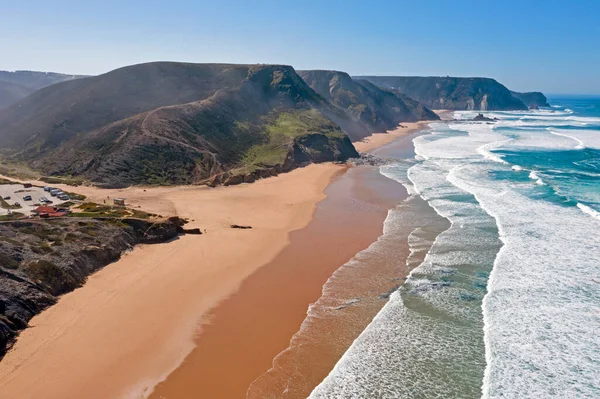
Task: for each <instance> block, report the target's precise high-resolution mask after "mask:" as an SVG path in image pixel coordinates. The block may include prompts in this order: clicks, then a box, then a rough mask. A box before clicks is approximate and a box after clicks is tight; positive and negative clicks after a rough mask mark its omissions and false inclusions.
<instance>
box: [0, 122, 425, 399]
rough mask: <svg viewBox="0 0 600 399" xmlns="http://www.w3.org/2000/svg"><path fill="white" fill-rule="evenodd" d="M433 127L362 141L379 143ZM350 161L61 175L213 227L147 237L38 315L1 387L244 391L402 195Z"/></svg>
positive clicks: (133, 392) (72, 391)
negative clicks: (121, 183) (145, 180)
mask: <svg viewBox="0 0 600 399" xmlns="http://www.w3.org/2000/svg"><path fill="white" fill-rule="evenodd" d="M424 124H425V123H415V124H404V125H403V126H406V127H403V128H398V129H396V130H394V131H392V132H390V133H384V134H376V135H373V136H371V137H370V138H369V139H367V140H365V141H364V142H360V143H355V144H356V147H357V148H359V149H360V150H361V151H370V150H373V149H375V148H377V147H379V146H382V145H385V144H388V143H390V142H392V141H393V140H395V139H397V138H399V137H401V136H404V135H406V134H408V133H411V132H415V131H417V130H419V129H421V128H423V127H424ZM345 170H346V167H344V166H339V165H333V164H320V165H310V166H308V167H305V168H301V169H297V170H295V171H292V172H290V173H287V174H283V175H280V176H277V177H273V178H268V179H264V180H260V181H258V182H256V183H253V184H250V185H240V186H232V187H218V188H213V189H211V188H207V187H189V186H185V187H161V188H143V187H132V188H127V189H114V190H106V189H104V190H102V189H97V188H94V187H77V188H76V189H74V188H73V187H68V186H60V185H58V186H59V187H61V188H63V189H66V190H71V191H77V192H79V193H82V194H85V195H86V196H87V197H88V199H90V200H92V201H95V202H100V203H102V202H103V201H105V200H106V201H107V202H110V201H112V198H115V197H123V198H126V201H127V203H128V204H129V205H130V206H133V207H138V206H140V207H141V208H142V209H144V210H146V211H149V212H153V213H157V214H161V215H164V216H168V215H175V214H176V215H179V216H182V217H186V218H189V219H190V223H189V225H188V226H189V227H200V228H201V229H203V230H204V229H206V232H207V234H204V235H201V236H182V237H179V238H178V239H176V240H174V241H172V242H169V243H164V244H156V245H144V246H139V247H136V248H135V249H134V250H133V251H132V252H130V253H128V254H126V255H124V256H123V257H122V259H120V260H119V261H117V262H115V263H113V264H111V265H109V266H107V267H105V268H104V269H102V270H100V271H99V272H97V273H96V274H94V275H92V276H91V277H90V278H89V280H88V282H87V283H86V284H85V286H84V287H82V288H80V289H77V290H75V291H74V292H72V293H69V294H66V295H64V296H63V297H61V299H60V300H59V302H58V303H57V304H56V305H55V306H52V307H51V308H49V309H48V310H46V311H44V312H43V313H41V314H40V315H38V316H36V317H35V318H33V319H32V320H31V323H30V326H31V328H28V329H26V330H25V331H23V332H22V333H21V335H20V336H19V338H18V341H17V343H16V345H15V346H14V348H13V349H12V350H11V351H10V352H9V353H8V354H7V355H6V357H5V358H4V359H3V360H2V361H1V362H0V397H2V398H4V397H6V398H15V397H19V398H39V397H44V398H50V399H51V398H80V397H85V398H92V399H93V398H140V397H148V396H150V395H151V393H152V391H153V389H154V387H155V386H156V384H158V383H159V382H161V381H164V382H163V383H162V384H159V385H158V386H157V387H156V390H155V391H154V395H152V397H156V398H185V397H215V398H217V397H223V398H229V397H245V395H244V393H245V392H246V390H247V389H248V386H249V385H250V383H252V381H254V380H255V379H256V378H258V377H259V376H260V375H261V374H263V373H265V372H267V371H268V370H269V368H270V367H271V366H272V362H273V358H274V357H275V356H276V355H277V354H278V353H280V352H281V351H283V350H284V349H285V348H286V347H287V346H288V344H289V341H290V339H291V337H292V336H293V335H294V333H296V331H297V330H298V328H299V327H300V325H301V323H302V321H303V320H304V318H305V316H306V310H307V308H308V306H309V305H310V303H313V302H314V301H316V300H317V299H318V298H319V296H320V295H321V287H322V286H323V284H324V283H325V282H326V281H327V279H328V278H329V276H330V275H331V274H332V273H333V272H334V271H335V270H336V269H337V268H338V267H340V266H341V265H342V264H344V263H345V262H346V261H348V260H349V259H350V258H352V256H353V255H354V254H355V253H356V252H358V251H360V250H361V249H364V248H366V247H367V246H368V245H369V244H370V243H371V242H373V241H374V240H375V239H376V238H377V237H378V236H379V235H380V234H381V231H382V222H383V220H384V218H385V214H386V211H387V209H388V208H389V207H390V206H393V205H394V204H395V203H397V200H398V198H400V197H401V196H402V195H403V194H402V193H400V192H396V191H395V190H393V189H392V190H391V191H389V192H388V194H389V196H390V198H385V196H384V197H382V196H381V194H376V191H377V190H373V189H370V188H369V184H377V183H376V181H377V180H376V179H375V180H373V179H372V176H371V178H366V177H365V176H362V177H361V176H359V175H358V174H359V172H354V171H353V176H350V177H347V176H346V175H344V171H345ZM336 177H337V179H336ZM379 178H381V179H384V178H383V177H381V176H380V177H379ZM332 180H334V184H333V185H332V186H331V187H330V188H329V189H328V190H333V191H332V192H337V194H333V195H332V200H331V201H329V202H328V201H323V202H322V203H321V204H319V206H317V204H318V203H319V201H321V200H323V199H324V198H325V197H326V194H325V190H326V188H327V186H328V185H329V184H330V182H331V181H332ZM361 180H362V181H363V183H362V185H360V184H358V183H357V182H358V181H361ZM369 181H371V183H369ZM373 181H375V183H373ZM336 182H337V185H336V184H335V183H336ZM357 184H358V185H357ZM379 191H381V190H379ZM344 198H345V199H344ZM315 211H316V212H317V213H316V214H315ZM313 215H316V216H315V218H314V219H313ZM311 221H312V222H311ZM232 223H236V224H243V225H250V226H252V227H253V229H251V230H237V229H231V228H230V227H229V226H230V224H232ZM290 240H291V241H290ZM290 242H292V245H290ZM317 244H319V245H317ZM308 266H310V267H308ZM257 271H258V272H257ZM249 277H250V278H249ZM273 304H275V306H272V305H273ZM217 305H219V306H217ZM215 306H217V307H216V308H215ZM269 306H270V307H269ZM263 308H264V309H265V310H266V311H265V312H260V311H259V312H258V313H257V312H256V309H259V310H262V309H263ZM253 310H254V311H253ZM254 340H256V341H254ZM236 349H239V351H237V352H236ZM240 353H241V356H240ZM335 356H339V354H336V355H335ZM335 360H336V359H335V358H329V359H328V360H327V361H326V362H325V363H324V366H322V370H323V371H321V373H323V372H325V373H326V372H327V368H328V367H331V366H332V365H333V364H335ZM231 368H233V369H235V370H236V372H235V373H232V374H228V375H224V374H223V373H225V372H227V370H231ZM198 375H203V376H204V378H198ZM219 376H220V377H221V378H220V379H218V377H219ZM234 376H235V377H236V378H234ZM319 378H320V377H319ZM66 381H68V383H65V382H66ZM317 382H318V381H317ZM188 395H189V396H188ZM206 395H207V396H206Z"/></svg>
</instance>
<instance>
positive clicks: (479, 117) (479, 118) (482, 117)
mask: <svg viewBox="0 0 600 399" xmlns="http://www.w3.org/2000/svg"><path fill="white" fill-rule="evenodd" d="M473 121H474V122H496V121H498V118H488V117H487V116H485V115H483V114H477V116H476V117H475V118H473Z"/></svg>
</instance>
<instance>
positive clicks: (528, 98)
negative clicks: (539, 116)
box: [511, 91, 550, 108]
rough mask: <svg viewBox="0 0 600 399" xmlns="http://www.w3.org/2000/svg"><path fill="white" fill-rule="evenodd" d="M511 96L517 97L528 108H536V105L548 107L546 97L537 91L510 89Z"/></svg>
mask: <svg viewBox="0 0 600 399" xmlns="http://www.w3.org/2000/svg"><path fill="white" fill-rule="evenodd" d="M511 94H512V95H513V97H515V98H518V99H519V100H521V101H522V102H523V104H525V105H526V106H528V107H529V108H537V107H549V106H550V104H548V99H547V98H546V96H545V95H544V94H543V93H540V92H539V91H531V92H528V93H518V92H516V91H511Z"/></svg>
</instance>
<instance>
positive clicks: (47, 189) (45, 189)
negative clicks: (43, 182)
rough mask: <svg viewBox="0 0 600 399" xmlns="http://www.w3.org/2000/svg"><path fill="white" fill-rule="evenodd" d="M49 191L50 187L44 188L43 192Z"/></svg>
mask: <svg viewBox="0 0 600 399" xmlns="http://www.w3.org/2000/svg"><path fill="white" fill-rule="evenodd" d="M50 190H52V187H48V186H45V187H44V191H50Z"/></svg>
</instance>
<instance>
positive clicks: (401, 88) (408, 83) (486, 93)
mask: <svg viewBox="0 0 600 399" xmlns="http://www.w3.org/2000/svg"><path fill="white" fill-rule="evenodd" d="M357 78H358V79H364V80H368V81H369V82H371V83H373V84H375V85H377V86H380V87H382V88H385V89H391V90H395V91H398V92H400V93H404V94H406V95H407V96H409V97H411V98H413V99H415V100H417V101H419V102H420V103H422V104H423V105H425V106H426V107H428V108H430V109H453V110H468V109H475V110H524V109H527V107H526V106H525V104H523V102H521V101H520V100H519V99H517V98H515V97H513V96H512V94H511V93H510V91H509V90H508V89H507V88H506V87H505V86H503V85H502V84H500V83H498V82H497V81H495V80H494V79H489V78H454V77H420V76H361V77H357Z"/></svg>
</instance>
